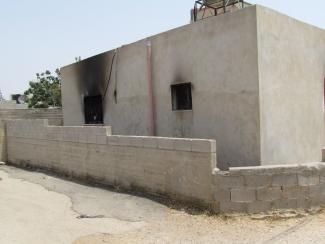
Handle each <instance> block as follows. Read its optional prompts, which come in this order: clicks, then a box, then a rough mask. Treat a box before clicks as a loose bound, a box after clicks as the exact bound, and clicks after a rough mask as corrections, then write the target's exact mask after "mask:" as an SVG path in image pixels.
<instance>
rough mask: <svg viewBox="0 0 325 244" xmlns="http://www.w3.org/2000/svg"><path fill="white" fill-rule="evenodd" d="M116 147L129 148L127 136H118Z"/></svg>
mask: <svg viewBox="0 0 325 244" xmlns="http://www.w3.org/2000/svg"><path fill="white" fill-rule="evenodd" d="M118 145H119V146H126V147H127V146H131V143H130V137H129V136H118Z"/></svg>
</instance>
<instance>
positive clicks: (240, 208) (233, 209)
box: [220, 202, 247, 213]
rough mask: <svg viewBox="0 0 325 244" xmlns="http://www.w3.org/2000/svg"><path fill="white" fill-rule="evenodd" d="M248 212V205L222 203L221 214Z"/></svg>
mask: <svg viewBox="0 0 325 244" xmlns="http://www.w3.org/2000/svg"><path fill="white" fill-rule="evenodd" d="M246 211H247V203H239V202H220V212H221V213H245V212H246Z"/></svg>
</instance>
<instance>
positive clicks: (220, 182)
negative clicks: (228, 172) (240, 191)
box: [213, 175, 245, 189]
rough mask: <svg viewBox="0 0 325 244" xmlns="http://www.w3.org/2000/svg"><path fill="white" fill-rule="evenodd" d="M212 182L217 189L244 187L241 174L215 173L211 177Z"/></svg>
mask: <svg viewBox="0 0 325 244" xmlns="http://www.w3.org/2000/svg"><path fill="white" fill-rule="evenodd" d="M213 182H214V184H215V186H216V187H217V188H219V189H228V188H241V187H244V183H245V181H244V177H243V176H221V175H215V176H214V177H213Z"/></svg>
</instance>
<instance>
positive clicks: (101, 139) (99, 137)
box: [96, 135, 107, 145]
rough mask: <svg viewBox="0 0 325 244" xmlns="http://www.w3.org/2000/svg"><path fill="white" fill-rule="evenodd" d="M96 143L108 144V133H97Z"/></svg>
mask: <svg viewBox="0 0 325 244" xmlns="http://www.w3.org/2000/svg"><path fill="white" fill-rule="evenodd" d="M96 144H99V145H106V144H107V136H106V135H97V136H96Z"/></svg>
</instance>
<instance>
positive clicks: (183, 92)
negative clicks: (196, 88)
mask: <svg viewBox="0 0 325 244" xmlns="http://www.w3.org/2000/svg"><path fill="white" fill-rule="evenodd" d="M171 95H172V109H173V111H177V110H192V85H191V83H182V84H175V85H171Z"/></svg>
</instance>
